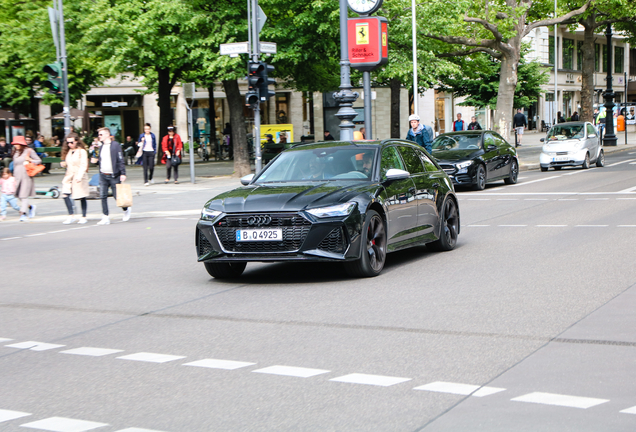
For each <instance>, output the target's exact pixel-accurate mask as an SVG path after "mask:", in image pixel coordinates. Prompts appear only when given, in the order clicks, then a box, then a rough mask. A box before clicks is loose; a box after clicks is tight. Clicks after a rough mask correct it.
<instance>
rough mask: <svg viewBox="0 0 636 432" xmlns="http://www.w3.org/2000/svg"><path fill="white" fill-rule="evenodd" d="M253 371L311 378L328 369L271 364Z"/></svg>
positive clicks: (324, 372) (326, 371)
mask: <svg viewBox="0 0 636 432" xmlns="http://www.w3.org/2000/svg"><path fill="white" fill-rule="evenodd" d="M252 372H256V373H263V374H272V375H283V376H293V377H298V378H310V377H313V376H316V375H321V374H326V373H328V372H331V371H328V370H324V369H311V368H304V367H296V366H280V365H276V366H269V367H266V368H263V369H256V370H253V371H252Z"/></svg>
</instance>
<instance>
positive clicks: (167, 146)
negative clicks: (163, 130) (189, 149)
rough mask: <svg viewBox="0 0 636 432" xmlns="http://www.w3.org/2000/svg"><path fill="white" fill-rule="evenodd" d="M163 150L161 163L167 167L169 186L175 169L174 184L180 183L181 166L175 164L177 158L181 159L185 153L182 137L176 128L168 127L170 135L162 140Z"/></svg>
mask: <svg viewBox="0 0 636 432" xmlns="http://www.w3.org/2000/svg"><path fill="white" fill-rule="evenodd" d="M161 150H163V156H161V163H162V164H165V165H166V181H165V183H166V184H168V182H169V181H170V174H171V171H172V169H174V184H178V183H179V165H178V164H176V165H175V164H173V159H174V157H175V156H177V157H179V158H180V157H181V152H182V151H183V142H182V141H181V137H180V136H179V134H177V133H176V130H175V127H174V126H168V135H166V136H164V137H163V139H162V140H161Z"/></svg>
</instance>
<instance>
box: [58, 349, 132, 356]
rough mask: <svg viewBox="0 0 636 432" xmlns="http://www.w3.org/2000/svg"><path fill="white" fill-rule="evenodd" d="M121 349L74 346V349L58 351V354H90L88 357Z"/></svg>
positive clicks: (116, 351) (113, 352) (112, 352)
mask: <svg viewBox="0 0 636 432" xmlns="http://www.w3.org/2000/svg"><path fill="white" fill-rule="evenodd" d="M122 351H123V350H119V349H109V348H92V347H81V348H74V349H70V350H66V351H60V354H74V355H83V356H90V357H102V356H106V355H109V354H115V353H118V352H122Z"/></svg>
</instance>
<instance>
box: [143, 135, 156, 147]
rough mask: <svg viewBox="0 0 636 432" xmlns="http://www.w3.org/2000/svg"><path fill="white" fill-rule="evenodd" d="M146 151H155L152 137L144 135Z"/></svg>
mask: <svg viewBox="0 0 636 432" xmlns="http://www.w3.org/2000/svg"><path fill="white" fill-rule="evenodd" d="M144 151H154V149H153V148H152V135H150V134H148V135H144Z"/></svg>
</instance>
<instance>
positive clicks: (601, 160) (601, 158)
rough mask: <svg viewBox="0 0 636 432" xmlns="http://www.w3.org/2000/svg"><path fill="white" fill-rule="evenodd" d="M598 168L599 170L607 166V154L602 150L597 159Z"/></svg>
mask: <svg viewBox="0 0 636 432" xmlns="http://www.w3.org/2000/svg"><path fill="white" fill-rule="evenodd" d="M596 166H597V167H599V168H600V167H604V166H605V152H604V151H603V150H601V152H600V153H599V154H598V158H597V159H596Z"/></svg>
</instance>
